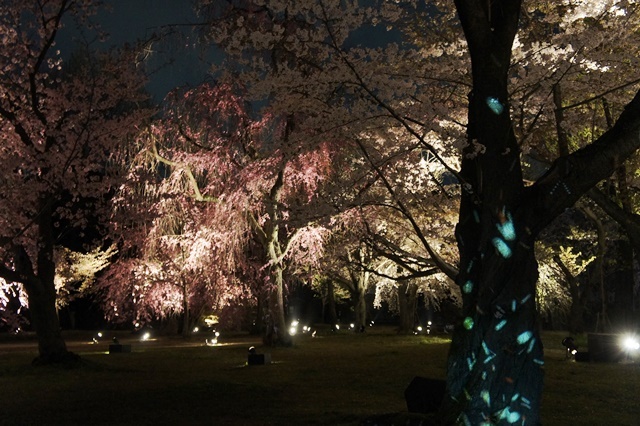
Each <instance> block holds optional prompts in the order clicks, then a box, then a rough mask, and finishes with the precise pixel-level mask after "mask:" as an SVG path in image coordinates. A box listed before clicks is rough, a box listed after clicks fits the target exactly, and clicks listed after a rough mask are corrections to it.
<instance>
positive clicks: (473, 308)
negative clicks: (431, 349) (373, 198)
mask: <svg viewBox="0 0 640 426" xmlns="http://www.w3.org/2000/svg"><path fill="white" fill-rule="evenodd" d="M201 5H202V9H201V10H202V11H203V14H205V15H206V16H207V17H211V16H213V19H210V22H211V23H212V25H210V27H209V32H208V35H209V37H210V39H211V40H212V41H214V42H215V43H217V44H218V45H219V46H221V47H223V48H224V49H225V51H226V52H227V53H228V55H229V58H232V59H233V61H229V62H228V63H226V64H225V67H226V68H227V70H228V72H227V73H225V72H224V71H222V70H219V73H220V75H221V76H222V77H221V78H224V76H225V75H230V74H233V75H234V76H237V75H241V76H242V81H245V82H246V84H247V86H249V88H248V90H249V92H250V93H251V95H252V96H253V97H254V98H255V99H259V100H262V101H264V102H269V103H270V105H271V108H273V109H274V110H277V111H279V112H282V113H284V114H287V113H293V112H295V113H297V114H300V113H304V114H305V115H306V116H307V117H309V119H308V120H306V121H305V124H308V125H309V126H310V127H309V128H310V129H311V130H312V131H314V132H316V133H317V132H322V133H324V134H326V133H327V132H332V133H342V134H345V135H370V134H371V133H373V132H374V131H375V129H379V128H386V129H392V130H395V131H396V132H397V134H398V135H402V136H403V137H401V138H391V139H387V140H385V141H384V142H385V143H387V144H393V143H395V142H397V141H399V140H402V141H405V142H404V143H407V145H406V146H405V148H404V149H402V150H400V149H398V151H396V153H397V152H399V151H403V152H406V151H408V150H409V148H410V147H411V143H408V142H407V141H413V148H414V149H424V150H426V151H428V152H430V153H431V154H432V155H433V157H434V158H435V159H436V160H437V161H439V162H441V164H442V165H443V167H445V168H446V169H447V171H448V172H450V173H451V174H452V175H453V176H455V178H456V179H457V182H458V183H459V185H460V186H461V195H460V209H459V220H458V224H457V226H456V231H455V235H456V239H457V243H458V250H459V263H458V265H457V266H458V268H457V269H458V271H459V272H458V273H457V275H456V283H457V284H458V286H459V287H460V289H461V291H462V294H463V316H462V318H461V320H460V322H459V324H458V327H457V329H456V333H455V335H454V338H453V343H452V345H451V352H450V357H449V364H448V379H447V381H448V393H449V397H448V398H446V399H445V401H447V403H448V404H447V409H446V412H447V413H448V414H449V415H451V418H450V419H449V420H450V421H452V422H458V423H462V424H482V423H500V424H524V423H527V424H528V423H533V424H537V423H539V421H540V418H539V408H540V401H541V392H542V374H541V371H542V370H541V369H542V365H543V363H544V361H543V357H542V345H541V343H540V337H539V331H538V325H537V319H536V306H535V290H536V282H537V278H538V267H537V262H536V258H535V254H534V243H535V242H536V240H537V239H538V238H539V236H540V233H541V231H542V230H543V229H544V228H545V227H546V226H547V225H548V224H549V223H550V222H551V221H552V220H554V219H555V218H556V217H557V216H558V215H559V214H560V213H561V212H562V211H564V210H565V209H566V208H567V207H570V206H571V205H573V204H574V203H575V202H576V201H577V200H578V199H579V198H580V197H581V196H582V195H584V194H585V193H586V192H587V191H589V190H590V189H591V188H592V187H594V186H595V185H596V184H597V183H598V182H599V181H601V180H602V179H605V178H607V177H608V176H610V175H611V174H612V173H613V172H614V171H615V170H616V169H617V168H618V167H619V166H620V164H621V163H622V162H623V161H624V159H626V158H627V157H629V156H630V155H631V154H632V153H633V152H635V150H636V149H637V148H638V146H639V145H640V140H639V138H638V125H639V124H640V123H639V122H638V120H639V118H638V117H639V115H638V112H639V110H638V108H639V106H640V105H639V104H640V96H639V95H635V97H634V93H635V91H636V90H637V83H638V80H637V78H628V77H629V76H630V75H633V72H634V71H633V70H634V69H637V66H636V64H635V61H637V58H638V55H635V52H636V51H637V46H638V43H637V40H636V38H637V35H638V31H637V28H638V24H637V16H638V14H637V10H636V9H637V4H636V3H635V2H629V1H619V2H616V1H611V2H597V1H585V2H577V3H576V2H570V1H567V2H561V3H560V4H556V3H554V4H549V3H548V2H544V1H541V2H535V1H531V2H522V1H511V0H510V1H502V0H496V1H492V2H486V1H481V0H457V1H455V2H454V5H455V9H453V8H451V7H450V6H451V5H450V3H447V2H432V3H430V7H429V8H426V7H421V6H422V5H421V4H419V3H418V2H412V1H406V2H380V3H374V4H372V5H371V6H370V7H363V6H361V5H360V4H357V2H320V1H318V2H315V1H312V2H309V1H304V2H303V1H300V2H283V1H275V0H274V1H264V0H256V1H240V0H238V1H231V0H230V1H222V2H207V1H205V2H202V4H201ZM521 18H522V19H521ZM431 22H433V25H429V24H430V23H431ZM411 23H416V25H410V24H411ZM400 28H404V29H408V30H410V34H414V35H420V36H423V37H424V43H417V42H413V40H408V39H403V38H402V35H404V34H405V33H404V32H403V30H401V29H400ZM377 30H379V31H380V30H381V31H384V30H388V32H389V34H388V38H387V40H389V39H390V40H392V41H390V42H381V43H380V44H376V43H375V38H376V37H374V35H376V31H377ZM358 31H367V32H368V34H369V36H370V37H369V39H368V40H366V41H360V43H358V35H359V34H358ZM593 31H596V34H597V36H595V37H594V32H593ZM398 39H400V41H397V40H398ZM618 40H623V41H624V42H625V43H624V46H625V50H622V49H621V48H620V46H621V45H620V44H618ZM621 58H623V59H622V61H621ZM273 59H277V61H276V63H277V66H274V62H273ZM469 59H470V62H469ZM234 65H235V66H234ZM625 88H626V89H628V91H627V90H621V89H625ZM465 92H469V96H468V99H464V98H463V97H462V96H461V94H462V93H465ZM603 95H606V96H603ZM603 97H604V98H605V99H606V100H607V101H608V102H609V101H610V100H611V101H613V99H614V98H616V105H617V107H616V108H614V109H609V112H611V113H612V115H611V118H612V120H611V126H609V127H608V128H606V129H605V130H603V131H601V132H593V131H592V132H590V133H589V134H590V135H591V136H592V137H590V138H579V136H578V135H580V134H584V131H585V126H584V123H585V122H586V120H585V118H586V117H585V115H584V114H585V113H588V112H594V111H596V109H595V108H592V107H590V108H582V107H583V106H585V105H588V104H591V103H592V102H593V100H599V99H602V98H603ZM631 98H633V99H632V100H631V102H630V103H628V104H627V105H626V106H624V103H626V102H629V99H631ZM461 108H462V109H467V110H468V114H467V117H466V118H465V117H461V115H460V112H461ZM589 110H591V111H589ZM574 114H575V115H574ZM615 116H617V120H616V119H615ZM563 130H565V131H567V130H570V132H575V133H573V138H574V139H573V140H572V139H567V140H558V144H554V146H558V147H561V149H558V150H556V152H550V154H552V155H549V156H548V157H547V160H548V163H549V166H548V167H545V168H543V170H542V171H541V172H538V173H537V174H535V175H534V174H530V173H529V172H530V171H531V169H534V167H533V161H531V158H530V157H527V156H525V154H531V153H532V152H533V153H537V152H542V149H543V148H545V144H544V143H545V141H546V140H548V138H552V139H551V140H554V141H555V138H556V137H557V136H556V135H561V134H563V133H562V131H563ZM465 131H466V137H461V132H465ZM390 133H391V132H389V134H390ZM432 136H433V138H431V137H432ZM349 140H353V141H354V142H355V143H356V145H358V144H357V142H358V140H357V139H356V138H352V139H349ZM376 141H377V139H376V138H369V139H368V142H369V143H368V144H364V143H361V144H359V145H358V146H359V147H360V148H361V152H362V154H363V156H366V155H367V154H369V155H372V158H373V159H374V161H370V162H369V163H370V164H371V165H372V167H374V168H375V167H376V166H377V170H376V171H377V173H376V176H377V178H379V179H383V178H384V177H385V174H386V172H387V171H388V167H381V165H385V166H386V165H388V164H390V163H388V162H384V161H380V160H381V159H379V158H375V157H373V155H374V154H379V153H381V152H385V153H387V154H390V153H393V152H394V151H393V150H392V149H386V150H382V149H380V144H376ZM309 142H312V141H311V140H310V141H309ZM565 142H566V143H565ZM569 142H575V145H573V146H572V145H569ZM534 147H535V148H536V150H535V151H534V150H533V148H534ZM459 149H461V151H458V150H459ZM547 150H548V151H549V149H548V148H547ZM445 153H448V154H451V155H454V154H456V153H460V155H459V166H458V163H457V161H447V158H446V157H445ZM389 158H395V157H394V156H393V155H390V156H389ZM524 166H527V175H526V176H525V174H524V171H523V168H524ZM387 182H388V183H386V184H385V186H386V187H387V189H390V190H393V189H394V186H393V184H392V182H391V181H388V180H387ZM394 201H395V202H396V203H397V202H398V201H401V200H399V199H395V200H394ZM425 248H426V247H425ZM434 253H435V252H434ZM436 259H438V256H434V257H433V260H434V261H435V260H436Z"/></svg>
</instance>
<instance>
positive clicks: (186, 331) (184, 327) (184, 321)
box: [182, 279, 191, 337]
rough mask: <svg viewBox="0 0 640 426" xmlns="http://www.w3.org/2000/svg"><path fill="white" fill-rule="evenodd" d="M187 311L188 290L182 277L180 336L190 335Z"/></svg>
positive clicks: (189, 320)
mask: <svg viewBox="0 0 640 426" xmlns="http://www.w3.org/2000/svg"><path fill="white" fill-rule="evenodd" d="M189 314H190V312H189V292H188V288H187V283H186V282H185V281H184V279H182V336H183V337H189V336H191V324H190V322H191V318H190V315H189Z"/></svg>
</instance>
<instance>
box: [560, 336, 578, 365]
mask: <svg viewBox="0 0 640 426" xmlns="http://www.w3.org/2000/svg"><path fill="white" fill-rule="evenodd" d="M562 346H564V347H565V348H567V353H566V358H567V359H569V358H573V357H575V356H576V354H577V353H578V345H576V343H575V341H574V340H573V337H571V336H567V337H565V338H564V339H562Z"/></svg>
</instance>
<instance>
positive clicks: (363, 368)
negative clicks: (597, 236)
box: [0, 328, 640, 426]
mask: <svg viewBox="0 0 640 426" xmlns="http://www.w3.org/2000/svg"><path fill="white" fill-rule="evenodd" d="M202 340H204V339H202ZM225 340H226V341H227V343H235V345H228V346H218V347H208V346H204V345H201V344H200V343H199V342H197V341H195V340H194V341H193V342H192V344H191V345H189V346H182V347H168V346H163V344H162V343H163V342H155V343H151V342H144V343H138V342H132V344H133V352H132V353H129V354H126V353H125V354H112V355H108V354H106V353H105V351H106V350H107V346H108V345H107V344H106V343H105V344H99V345H86V344H84V345H79V346H78V347H75V346H73V344H70V347H71V348H72V350H74V351H76V352H78V353H80V354H81V356H82V358H83V360H84V362H85V365H84V367H82V368H79V369H73V370H62V369H59V368H53V367H38V368H34V367H31V366H30V361H31V359H32V358H33V357H34V356H35V348H32V349H26V350H25V349H21V350H3V345H6V342H5V343H2V344H0V389H2V396H0V424H2V425H87V424H92V425H99V424H104V425H107V424H108V425H134V424H135V425H146V424H176V425H197V424H215V425H301V424H304V425H357V424H360V423H361V422H362V421H363V420H364V419H366V418H368V417H371V416H376V415H381V414H385V413H399V412H404V411H406V405H405V401H404V389H405V388H406V386H407V385H408V383H409V382H410V381H411V379H412V378H413V377H414V376H416V375H418V376H425V377H432V378H444V376H445V362H446V356H447V351H448V347H449V345H448V341H447V340H446V339H442V338H438V337H424V336H399V335H396V334H395V333H394V332H393V331H392V330H391V329H384V328H380V329H378V328H376V329H374V330H372V331H371V332H367V333H364V334H353V333H347V332H345V333H341V334H335V335H332V334H327V335H322V336H319V337H317V338H314V339H312V338H309V337H307V336H301V338H299V339H298V341H297V343H296V345H295V346H294V347H292V348H262V347H260V346H257V349H258V352H270V353H271V358H272V361H273V363H272V364H271V365H264V366H247V365H245V363H246V356H247V348H248V347H249V345H250V344H252V342H251V340H250V339H248V338H247V337H246V336H236V337H235V338H230V339H225ZM561 340H562V338H561V335H560V334H557V333H549V334H547V335H545V343H546V344H545V347H546V348H547V350H546V352H547V355H546V368H545V369H546V378H545V391H544V395H543V407H542V420H543V423H544V424H545V425H552V426H553V425H567V424H576V425H602V424H615V425H638V424H640V406H639V405H638V404H637V402H638V395H640V365H639V364H591V363H575V362H567V361H565V360H564V349H563V348H562V346H561V345H560V343H559V342H560V341H561ZM121 341H122V340H121ZM123 343H124V342H123ZM164 343H170V341H169V342H167V341H166V340H165V341H164ZM181 343H182V342H181ZM203 343H204V342H203ZM254 344H255V343H254Z"/></svg>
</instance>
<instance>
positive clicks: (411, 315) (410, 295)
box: [398, 281, 418, 333]
mask: <svg viewBox="0 0 640 426" xmlns="http://www.w3.org/2000/svg"><path fill="white" fill-rule="evenodd" d="M417 296H418V286H417V285H415V284H413V283H409V282H408V281H402V282H401V283H400V284H398V314H399V316H400V324H399V326H398V332H400V333H410V332H411V331H413V327H414V325H415V323H414V322H415V314H416V304H417Z"/></svg>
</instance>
